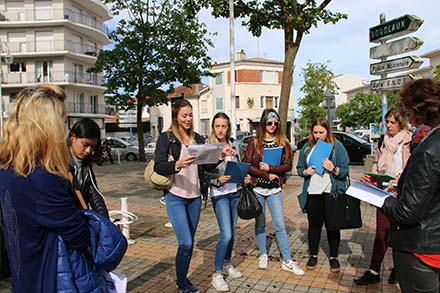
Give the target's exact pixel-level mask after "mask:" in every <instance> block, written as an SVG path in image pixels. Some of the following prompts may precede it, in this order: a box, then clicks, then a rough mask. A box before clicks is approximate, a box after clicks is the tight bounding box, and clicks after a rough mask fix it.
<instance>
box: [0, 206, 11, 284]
mask: <svg viewBox="0 0 440 293" xmlns="http://www.w3.org/2000/svg"><path fill="white" fill-rule="evenodd" d="M2 216H3V214H2V207H1V205H0V280H5V279H7V278H9V277H10V276H11V269H10V267H9V260H8V255H7V254H6V244H5V239H4V237H3V220H2Z"/></svg>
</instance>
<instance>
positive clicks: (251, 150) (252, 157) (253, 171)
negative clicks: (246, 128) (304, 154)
mask: <svg viewBox="0 0 440 293" xmlns="http://www.w3.org/2000/svg"><path fill="white" fill-rule="evenodd" d="M256 140H257V138H253V139H252V140H251V141H249V143H248V145H247V147H246V151H245V153H244V156H243V162H245V163H251V167H250V169H249V174H250V175H251V176H252V185H254V186H255V185H256V184H257V180H258V178H263V179H266V180H269V173H273V174H277V175H278V176H279V178H280V182H279V183H280V186H283V184H284V183H286V181H287V177H286V172H289V171H290V170H292V159H293V152H292V150H291V149H289V150H287V151H286V148H284V150H283V162H282V163H281V165H279V166H269V172H266V171H262V170H260V162H261V160H262V159H263V149H264V147H261V148H260V151H259V152H258V153H257V150H256V145H257V141H256Z"/></svg>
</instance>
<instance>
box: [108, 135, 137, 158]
mask: <svg viewBox="0 0 440 293" xmlns="http://www.w3.org/2000/svg"><path fill="white" fill-rule="evenodd" d="M105 140H107V141H108V143H109V146H110V148H111V149H112V150H111V155H112V157H113V160H116V159H117V158H118V152H119V156H120V157H121V158H124V159H126V160H127V161H135V160H137V159H138V155H139V147H137V146H135V145H131V144H128V143H127V142H125V141H124V140H122V139H120V138H116V137H107V139H103V140H102V142H101V143H102V144H103V143H104V141H105Z"/></svg>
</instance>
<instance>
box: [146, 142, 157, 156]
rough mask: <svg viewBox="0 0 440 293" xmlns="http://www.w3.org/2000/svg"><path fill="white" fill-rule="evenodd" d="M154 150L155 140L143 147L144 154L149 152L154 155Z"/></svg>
mask: <svg viewBox="0 0 440 293" xmlns="http://www.w3.org/2000/svg"><path fill="white" fill-rule="evenodd" d="M155 151H156V143H155V142H150V143H148V144H147V146H146V147H145V154H146V155H151V154H153V155H154V152H155Z"/></svg>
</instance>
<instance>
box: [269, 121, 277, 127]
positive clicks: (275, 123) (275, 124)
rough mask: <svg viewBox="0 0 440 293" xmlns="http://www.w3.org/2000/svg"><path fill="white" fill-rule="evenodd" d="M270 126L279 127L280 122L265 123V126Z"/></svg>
mask: <svg viewBox="0 0 440 293" xmlns="http://www.w3.org/2000/svg"><path fill="white" fill-rule="evenodd" d="M272 125H273V126H276V127H278V125H280V122H278V121H275V122H272V121H267V122H266V126H272Z"/></svg>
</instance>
